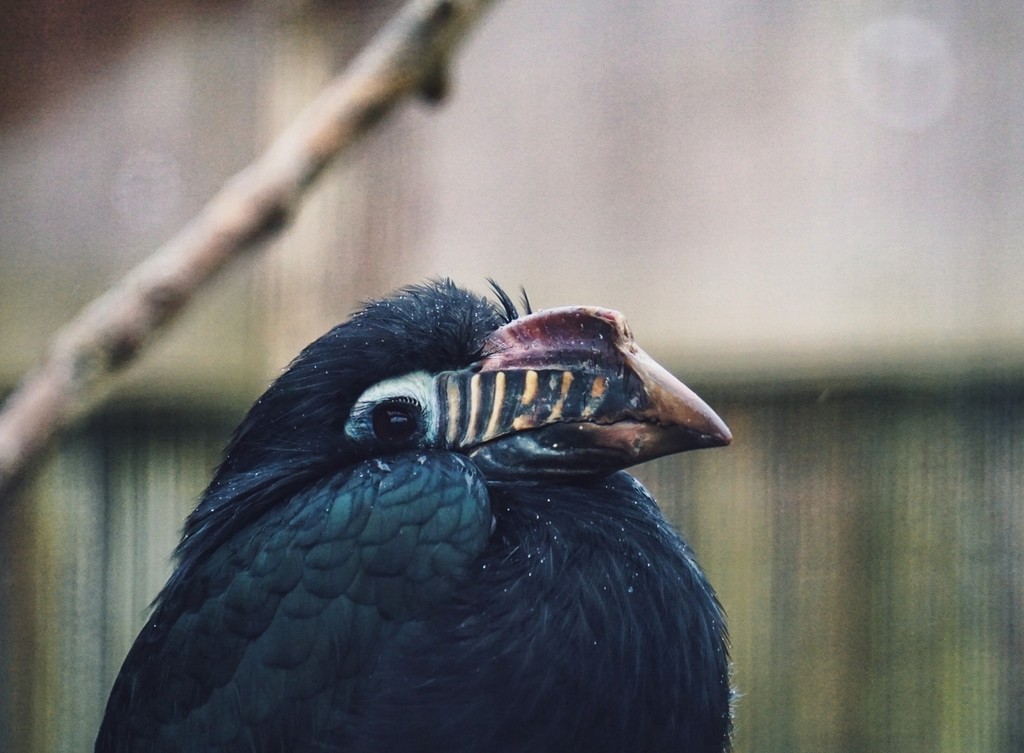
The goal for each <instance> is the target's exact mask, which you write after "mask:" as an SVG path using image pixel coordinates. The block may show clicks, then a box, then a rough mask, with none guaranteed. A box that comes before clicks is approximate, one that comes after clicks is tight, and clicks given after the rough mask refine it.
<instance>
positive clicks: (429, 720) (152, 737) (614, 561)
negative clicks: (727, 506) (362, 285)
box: [96, 280, 731, 753]
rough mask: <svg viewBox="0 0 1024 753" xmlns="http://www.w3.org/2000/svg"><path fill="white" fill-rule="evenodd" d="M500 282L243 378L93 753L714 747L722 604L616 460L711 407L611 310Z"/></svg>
mask: <svg viewBox="0 0 1024 753" xmlns="http://www.w3.org/2000/svg"><path fill="white" fill-rule="evenodd" d="M492 285H493V283H492ZM493 286H494V288H495V292H496V297H497V301H496V302H491V301H489V300H488V299H486V298H483V297H480V296H478V295H476V294H473V293H470V292H467V291H466V290H463V289H461V288H459V287H457V286H455V285H454V284H453V283H451V282H450V281H447V280H442V281H436V282H431V283H428V284H424V285H419V286H413V287H409V288H406V289H404V290H401V291H399V292H398V293H397V294H395V295H394V296H393V297H390V298H387V299H383V300H379V301H376V302H372V303H370V304H368V305H367V306H366V307H365V308H363V309H362V310H361V311H359V312H358V313H357V314H355V315H354V316H353V317H352V318H351V319H350V320H349V321H347V322H345V323H343V324H340V325H338V326H337V327H335V328H334V329H332V330H331V331H329V332H328V333H327V334H325V335H324V336H322V337H321V338H320V339H318V340H316V341H315V342H313V343H312V344H311V345H309V346H308V347H307V348H306V349H305V350H303V351H302V353H301V354H300V355H299V356H298V357H297V358H296V359H295V361H294V362H293V363H292V364H291V365H290V366H289V368H288V369H287V370H286V371H285V372H284V373H283V374H282V375H281V376H280V377H279V378H278V379H277V380H276V381H275V382H274V383H273V385H272V386H271V387H270V388H269V389H268V390H267V391H266V393H264V394H263V396H262V397H260V398H259V400H257V401H256V403H255V405H253V406H252V408H251V409H250V411H249V413H248V414H247V416H246V417H245V419H244V420H243V421H242V423H241V425H240V426H239V427H238V429H237V430H236V431H235V434H234V436H233V437H232V439H231V441H230V443H229V445H228V447H227V449H226V451H225V454H224V459H223V461H222V463H221V465H220V466H219V467H218V469H217V470H216V473H215V475H214V477H213V480H212V482H211V483H210V485H209V487H208V488H207V489H206V491H205V492H204V493H203V495H202V497H201V499H200V502H199V504H198V507H197V508H196V509H195V511H194V512H193V513H192V514H191V515H190V516H189V518H188V520H187V522H186V523H185V527H184V532H183V536H182V539H181V543H180V544H179V546H178V548H177V552H176V561H177V564H176V570H175V571H174V573H173V575H172V577H171V578H170V580H169V581H168V583H167V584H166V586H165V587H164V589H163V590H162V592H161V593H160V595H159V596H158V597H157V600H156V602H155V607H154V611H153V613H152V616H151V617H150V618H149V620H148V621H147V623H146V625H145V627H144V628H143V630H142V632H141V634H140V635H139V637H138V638H137V640H136V641H135V644H134V645H133V647H132V648H131V651H130V652H129V654H128V656H127V658H126V659H125V661H124V664H123V666H122V668H121V671H120V674H119V675H118V677H117V679H116V681H115V683H114V686H113V690H112V692H111V695H110V699H109V701H108V704H107V707H106V714H105V717H104V719H103V722H102V726H101V727H100V730H99V735H98V739H97V741H96V751H97V752H98V753H128V752H132V753H135V752H138V751H209V752H215V753H216V752H223V753H228V752H234V751H261V752H265V753H269V752H271V751H303V752H306V751H310V752H315V751H339V752H344V753H351V752H360V753H362V752H369V751H382V752H384V753H390V752H392V751H393V752H395V753H409V752H412V751H422V752H424V753H426V752H427V751H430V752H432V753H433V752H435V751H444V752H445V753H453V752H460V751H461V752H463V753H471V752H477V751H479V752H481V753H482V752H483V751H487V752H488V753H505V752H507V753H511V752H513V751H515V752H516V753H519V752H522V751H530V752H531V753H544V752H551V753H566V752H570V751H587V752H588V753H600V752H601V751H609V752H610V751H615V752H616V753H619V752H623V751H630V752H632V753H643V752H645V751H659V752H660V751H680V752H690V753H708V752H710V751H716V752H720V751H722V750H724V749H726V748H728V745H729V736H730V729H731V714H730V696H731V691H730V684H729V660H728V656H727V646H726V637H725V626H724V622H723V614H722V610H721V608H720V606H719V604H718V601H717V599H716V597H715V594H714V592H713V591H712V589H711V586H710V585H709V584H708V581H707V580H706V579H705V577H704V575H703V573H702V572H701V570H700V569H699V567H698V565H697V564H696V562H695V560H694V556H693V553H692V552H691V550H690V549H689V548H688V547H687V545H686V544H685V543H684V542H683V540H682V539H681V538H680V536H679V534H678V533H676V531H675V530H674V529H673V527H672V526H671V525H670V524H669V523H668V522H666V520H665V518H664V517H663V516H662V514H661V512H660V511H659V509H658V507H657V506H656V504H655V502H654V500H653V499H652V498H651V496H650V495H649V494H648V492H647V491H646V490H645V489H644V488H643V487H642V486H641V485H640V483H639V482H637V481H636V480H635V479H634V478H632V477H631V476H629V475H627V474H626V473H625V472H623V471H622V469H623V468H626V467H628V466H630V465H633V464H635V463H638V462H641V461H644V460H648V459H651V458H654V457H658V456H662V455H666V454H669V453H674V452H681V451H684V450H690V449H695V448H701V447H712V446H716V445H724V444H728V443H729V441H730V440H731V435H730V433H729V430H728V429H727V428H726V426H725V424H724V423H723V422H722V421H721V419H719V418H718V416H716V415H715V413H714V412H713V411H712V410H711V409H710V408H708V406H707V405H705V404H704V402H703V401H701V399H700V398H698V397H697V396H696V395H695V394H694V393H693V392H691V391H690V390H689V389H688V388H686V387H685V386H683V384H681V383H680V382H679V381H678V380H676V378H675V377H673V376H671V375H670V374H669V373H668V372H667V371H666V370H665V369H664V368H662V367H661V366H659V365H658V364H657V363H656V362H654V361H653V360H652V359H651V358H650V357H649V356H648V355H647V354H646V353H644V352H643V351H642V350H641V349H640V348H639V347H638V346H637V345H636V343H635V342H634V340H633V337H632V335H631V334H630V331H629V329H628V327H627V326H626V323H625V321H624V319H623V318H622V316H621V315H620V314H619V313H617V312H614V311H610V310H607V309H601V308H595V307H572V308H557V309H550V310H545V311H538V312H536V313H533V312H531V311H530V307H529V303H528V302H527V301H525V295H524V304H525V312H524V313H523V314H520V313H519V312H518V311H517V309H516V306H515V305H514V303H513V302H512V301H511V300H510V298H509V296H508V295H507V294H505V293H504V292H503V291H502V290H501V289H500V288H498V287H497V285H493Z"/></svg>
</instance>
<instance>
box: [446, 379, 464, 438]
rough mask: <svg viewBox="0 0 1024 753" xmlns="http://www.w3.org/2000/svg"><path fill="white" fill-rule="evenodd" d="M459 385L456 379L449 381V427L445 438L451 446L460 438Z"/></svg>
mask: <svg viewBox="0 0 1024 753" xmlns="http://www.w3.org/2000/svg"><path fill="white" fill-rule="evenodd" d="M460 398H461V395H460V394H459V385H458V384H457V383H456V382H454V381H449V382H448V429H447V432H446V434H445V439H446V440H448V445H449V447H450V446H452V445H454V444H455V440H457V439H458V438H459V403H460V402H462V401H461V399H460Z"/></svg>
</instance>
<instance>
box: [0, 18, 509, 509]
mask: <svg viewBox="0 0 1024 753" xmlns="http://www.w3.org/2000/svg"><path fill="white" fill-rule="evenodd" d="M491 1H492V0H412V2H410V3H409V4H408V5H407V6H406V7H405V8H404V9H403V10H402V11H401V12H400V13H399V14H398V15H397V16H396V17H395V18H394V19H393V20H392V21H391V22H390V23H389V24H388V25H387V26H386V27H385V28H384V29H383V30H382V31H381V32H380V33H379V34H378V35H377V36H376V37H375V38H374V39H373V40H372V41H371V42H370V44H369V45H368V46H367V48H366V49H365V50H364V51H363V52H362V53H361V54H360V55H359V56H358V57H357V58H356V59H355V60H354V61H353V62H352V64H351V65H350V66H349V68H348V70H347V71H346V72H345V73H344V74H343V75H341V76H339V77H338V78H337V79H335V80H334V81H332V82H331V83H330V84H329V85H328V86H327V88H325V89H324V91H323V92H322V93H321V94H320V96H319V97H318V98H317V99H316V100H314V101H313V102H312V103H311V104H310V105H309V106H308V107H307V108H306V109H305V110H304V111H303V112H302V113H301V114H300V115H299V116H298V118H297V119H296V120H295V121H294V122H293V123H292V124H291V125H290V127H289V128H287V129H286V130H285V131H284V132H283V133H282V134H281V135H280V136H279V137H278V138H277V140H276V141H274V143H273V144H271V146H270V148H269V149H267V151H266V152H265V153H264V154H263V155H262V156H261V157H259V158H258V159H257V160H256V161H255V162H253V163H252V164H251V165H249V166H248V167H247V168H245V169H244V170H243V171H242V172H240V173H238V174H237V175H235V176H234V177H233V178H232V179H231V180H229V181H228V182H227V183H226V184H225V186H224V187H223V188H222V189H221V190H220V192H219V193H218V194H217V195H216V196H214V197H213V199H211V200H210V202H209V203H208V204H207V205H206V207H205V208H204V209H203V210H202V211H201V212H200V213H199V215H198V216H196V217H195V218H194V219H193V220H192V221H191V222H190V223H189V224H188V225H186V226H185V227H184V228H183V229H182V230H181V231H180V232H179V233H178V234H177V235H176V236H175V237H173V238H172V239H171V240H170V241H168V242H167V243H166V244H165V245H164V246H162V247H161V248H159V249H158V250H157V251H156V252H155V253H153V255H152V256H150V257H149V258H148V259H146V260H145V261H143V262H142V263H141V264H139V265H138V266H137V267H136V268H135V269H133V270H132V271H131V272H129V273H128V274H127V275H126V276H125V277H124V278H123V279H122V280H121V281H120V282H119V283H118V284H117V285H116V286H115V287H113V288H112V289H110V290H109V291H108V292H107V293H105V294H104V295H103V296H101V297H100V298H98V299H96V300H95V301H93V302H92V303H91V304H90V305H89V306H88V307H86V308H85V310H83V311H82V313H81V314H79V315H78V317H77V318H75V319H74V320H73V321H71V322H70V323H69V324H68V325H67V326H65V327H64V329H62V330H61V331H60V332H59V333H58V334H57V335H56V337H55V338H54V340H53V342H52V343H51V345H50V349H49V352H48V355H47V356H46V358H45V359H44V361H43V362H42V363H41V364H40V365H38V366H37V367H36V368H35V369H33V370H32V371H31V372H30V373H29V374H28V375H27V376H26V377H25V379H24V381H23V382H22V384H21V385H20V386H19V387H18V389H17V390H16V391H15V392H14V393H13V394H12V395H11V396H10V398H9V399H8V400H7V403H6V405H5V406H4V408H3V411H2V412H0V499H4V498H6V497H7V495H8V494H9V493H10V492H11V490H12V489H13V488H14V485H15V483H16V482H17V481H18V480H19V479H20V478H22V477H23V476H24V474H25V472H26V469H27V468H28V466H29V465H30V464H31V463H32V461H33V460H35V459H36V458H37V457H39V455H40V454H41V453H42V452H43V451H44V450H45V449H46V448H47V447H48V446H49V444H50V443H51V442H52V441H53V440H54V439H55V438H56V436H57V435H58V434H59V433H60V432H61V431H62V430H63V429H65V428H67V427H68V426H69V425H70V424H71V423H72V422H73V421H75V420H76V419H78V418H80V417H81V416H82V415H83V414H84V413H85V411H86V410H87V409H89V408H90V407H91V406H93V405H95V404H96V403H97V402H98V400H99V398H100V397H101V393H102V392H103V391H104V390H105V389H106V388H109V383H110V377H112V376H113V375H114V374H115V373H117V372H119V371H120V370H121V369H123V368H124V367H125V366H126V365H128V364H129V363H130V362H132V361H133V360H134V359H135V357H136V356H137V355H138V354H139V352H140V350H141V349H142V347H143V346H144V345H145V344H146V343H147V342H148V341H149V340H150V339H151V338H152V336H153V334H154V333H155V332H156V331H157V330H158V329H160V328H161V327H163V326H164V325H165V324H167V323H168V322H169V321H170V320H171V319H172V318H173V317H174V315H175V314H176V313H177V312H178V311H180V310H181V309H182V307H183V306H185V304H187V303H188V302H189V300H191V298H192V297H193V295H194V294H195V293H196V291H197V290H198V288H199V287H200V286H201V285H202V284H203V283H204V282H206V281H207V280H209V279H210V278H211V277H213V276H214V275H215V274H216V273H217V272H218V271H219V270H221V269H222V268H224V266H225V265H226V264H227V263H228V262H229V261H230V260H231V259H233V258H235V257H237V256H240V255H241V254H242V252H243V251H247V250H249V249H252V248H253V247H254V246H256V245H257V243H258V242H259V241H263V240H266V239H267V238H269V237H271V236H273V235H275V234H276V233H278V232H279V231H280V230H281V228H282V227H283V226H284V225H285V224H286V223H287V222H288V220H289V219H290V218H291V217H292V216H293V214H294V213H295V209H296V205H297V203H298V201H299V199H300V197H301V196H302V194H303V193H304V191H305V190H306V188H308V187H309V185H310V184H311V183H312V182H313V180H314V179H315V178H316V176H317V175H318V174H319V173H320V171H321V170H322V169H323V168H324V167H325V166H326V165H327V164H328V163H329V162H330V161H331V160H332V159H334V158H335V157H336V156H338V155H339V154H340V153H341V152H343V151H344V150H345V149H346V148H347V147H349V146H351V145H352V144H353V143H354V142H355V141H356V140H357V139H358V138H359V137H360V136H361V135H363V134H364V133H366V132H367V131H368V130H370V129H371V128H372V127H373V125H374V124H375V123H377V122H378V121H379V120H380V119H381V118H382V117H383V116H384V115H385V114H387V112H388V111H389V110H390V109H391V108H392V107H393V106H394V105H395V104H396V103H397V102H398V101H399V100H400V99H402V98H403V97H404V96H406V95H408V94H411V93H416V92H418V93H420V94H422V95H423V96H424V97H426V98H427V99H430V100H438V99H440V98H441V97H442V96H443V95H444V92H445V86H446V81H445V71H446V65H447V61H448V57H449V55H450V54H451V51H452V49H453V48H454V46H455V44H456V42H457V41H458V40H459V39H460V38H461V37H462V36H463V34H464V32H465V31H466V30H467V29H468V28H469V26H470V25H471V23H472V22H473V21H474V20H475V19H476V18H477V16H479V14H480V13H481V12H482V11H483V10H484V9H485V8H486V6H488V5H490V3H491Z"/></svg>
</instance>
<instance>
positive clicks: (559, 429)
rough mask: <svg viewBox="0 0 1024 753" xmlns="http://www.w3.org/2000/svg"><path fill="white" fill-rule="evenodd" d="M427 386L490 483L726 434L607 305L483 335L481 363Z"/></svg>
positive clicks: (453, 438) (595, 469)
mask: <svg viewBox="0 0 1024 753" xmlns="http://www.w3.org/2000/svg"><path fill="white" fill-rule="evenodd" d="M437 385H438V387H437V388H438V390H439V393H440V394H439V395H438V397H439V401H438V402H439V404H440V405H441V406H442V410H441V413H442V415H441V416H440V417H439V418H440V421H441V429H442V431H443V433H444V435H445V439H446V442H447V444H448V446H449V447H450V448H451V449H454V450H458V451H461V452H465V453H467V454H468V455H469V456H470V457H472V458H473V459H474V461H475V462H476V463H477V464H478V465H479V466H480V467H481V469H482V470H483V471H484V473H485V474H486V475H488V476H489V477H491V478H510V477H515V478H522V477H536V476H553V475H554V476H558V475H581V474H595V473H609V472H612V471H616V470H620V469H622V468H627V467H629V466H631V465H635V464H636V463H641V462H644V461H646V460H651V459H653V458H657V457H661V456H663V455H669V454H672V453H676V452H684V451H686V450H693V449H699V448H702V447H717V446H721V445H727V444H729V443H730V442H731V441H732V434H731V433H730V432H729V429H728V427H727V426H726V425H725V423H724V422H723V421H722V419H720V418H719V417H718V416H717V415H716V414H715V412H714V411H713V410H711V408H709V407H708V405H707V404H706V403H705V402H704V401H703V400H701V399H700V398H699V397H698V396H697V395H696V394H695V393H694V392H693V391H692V390H690V389H689V388H688V387H686V385H684V384H683V383H682V382H680V381H679V380H678V379H676V378H675V377H674V376H672V374H670V373H669V372H668V371H667V370H666V369H665V368H663V367H662V366H661V365H660V364H658V363H657V362H656V361H654V360H653V359H652V358H651V357H650V356H648V355H647V354H646V353H645V352H644V351H643V350H641V349H640V348H639V346H637V344H636V342H635V341H634V339H633V336H632V334H631V333H630V331H629V328H628V326H627V325H626V321H625V319H624V318H623V316H622V315H621V314H619V313H618V312H616V311H610V310H608V309H600V308H594V307H583V306H580V307H572V308H559V309H550V310H547V311H540V312H537V313H535V314H530V315H528V316H525V317H522V318H520V319H516V320H514V321H512V322H510V323H509V324H507V325H505V326H504V327H501V328H499V329H498V330H497V331H495V332H494V334H493V335H491V337H490V338H489V339H488V341H487V343H486V345H485V356H484V357H483V358H482V359H481V361H479V362H478V363H477V364H474V366H473V367H472V368H471V369H469V370H466V371H456V372H446V373H444V374H441V375H439V377H438V381H437Z"/></svg>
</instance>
